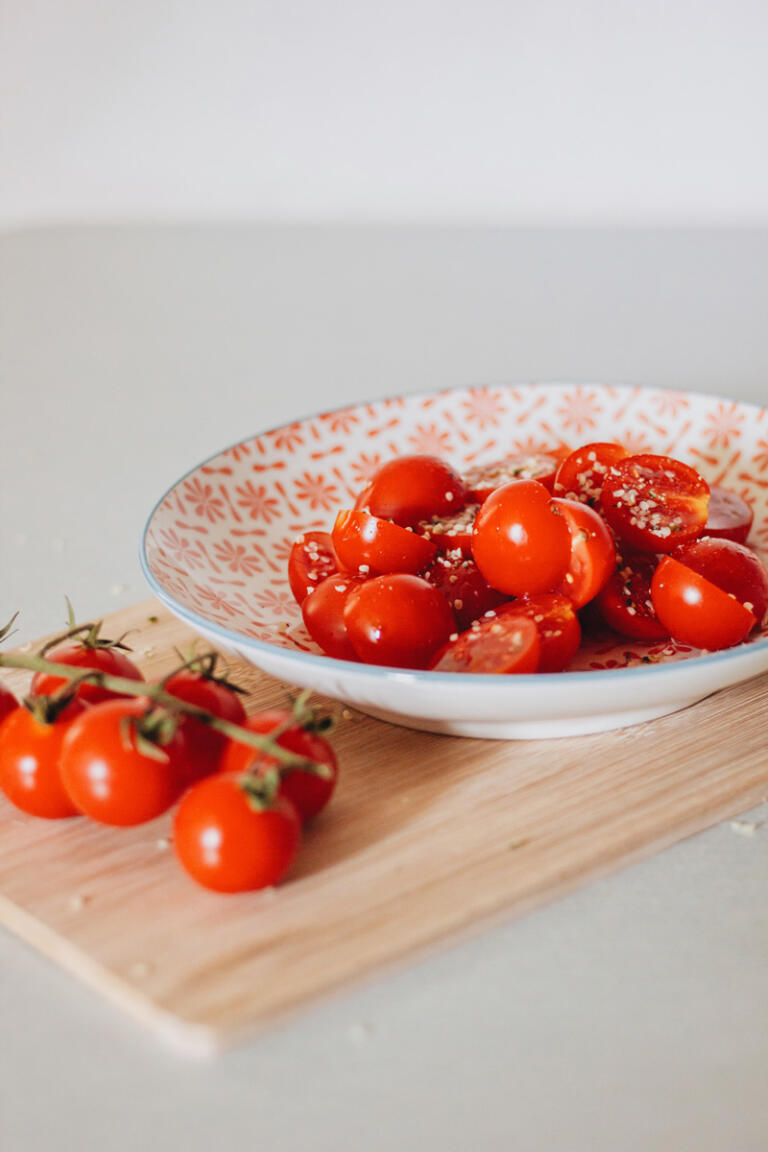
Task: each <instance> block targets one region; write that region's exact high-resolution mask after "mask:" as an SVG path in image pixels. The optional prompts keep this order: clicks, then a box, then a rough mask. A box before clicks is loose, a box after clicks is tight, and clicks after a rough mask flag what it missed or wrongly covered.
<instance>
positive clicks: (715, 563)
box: [673, 536, 768, 623]
mask: <svg viewBox="0 0 768 1152" xmlns="http://www.w3.org/2000/svg"><path fill="white" fill-rule="evenodd" d="M673 556H674V558H675V559H676V560H679V561H680V563H681V564H685V565H686V566H687V567H688V568H692V569H693V571H694V572H698V573H699V575H700V576H703V577H704V578H705V579H706V580H709V581H710V582H711V583H712V584H715V585H716V586H717V587H718V588H722V590H723V592H730V593H731V594H732V595H734V596H735V597H736V599H737V600H738V601H740V603H742V604H743V605H744V606H745V608H747V609H748V610H749V611H750V612H751V613H752V614H753V615H754V616H755V617H756V619H757V622H758V623H762V621H763V619H764V617H765V613H766V610H768V573H766V571H765V568H764V567H763V564H762V562H761V561H760V560H759V559H758V557H757V556H756V555H755V554H754V552H752V551H751V550H750V549H749V548H746V547H745V546H744V545H743V544H737V543H735V541H733V540H723V539H719V538H717V537H714V536H702V537H701V538H700V539H699V540H694V542H693V543H692V544H687V545H685V546H684V547H683V548H676V549H675V551H674V553H673Z"/></svg>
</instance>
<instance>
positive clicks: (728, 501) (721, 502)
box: [702, 484, 754, 544]
mask: <svg viewBox="0 0 768 1152" xmlns="http://www.w3.org/2000/svg"><path fill="white" fill-rule="evenodd" d="M753 517H754V513H753V512H752V509H751V508H750V506H749V504H747V503H746V501H745V500H742V498H741V496H737V495H736V493H735V492H730V491H729V490H728V489H727V488H721V487H720V485H719V484H711V485H710V488H709V515H708V516H707V522H706V524H705V525H704V529H703V531H702V535H703V536H719V537H720V538H721V539H722V540H733V541H735V543H736V544H745V543H746V540H747V537H748V536H749V533H750V529H751V528H752V520H753Z"/></svg>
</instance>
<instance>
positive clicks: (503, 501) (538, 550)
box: [472, 480, 571, 596]
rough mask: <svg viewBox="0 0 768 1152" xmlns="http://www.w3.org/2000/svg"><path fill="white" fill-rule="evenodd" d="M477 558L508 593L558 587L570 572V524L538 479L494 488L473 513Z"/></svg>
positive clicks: (493, 582)
mask: <svg viewBox="0 0 768 1152" xmlns="http://www.w3.org/2000/svg"><path fill="white" fill-rule="evenodd" d="M472 551H473V553H474V557H475V563H476V564H477V566H478V568H479V569H480V571H481V572H482V574H483V576H484V577H485V579H486V580H487V581H488V583H489V584H490V585H491V586H492V587H493V588H498V590H499V591H500V592H506V593H508V594H509V595H510V596H524V595H526V594H530V595H535V594H536V593H538V592H549V591H550V590H551V589H552V588H557V587H558V586H559V585H560V583H561V582H562V580H563V578H564V577H565V574H566V572H567V571H568V564H569V560H570V554H571V532H570V524H569V522H568V521H567V520H566V518H565V517H564V516H563V515H562V514H561V512H560V509H559V508H558V507H557V501H554V500H553V499H552V497H551V496H550V494H549V492H548V491H547V489H546V488H545V487H544V485H543V484H540V483H539V482H538V480H516V481H513V482H512V483H511V484H505V485H504V486H503V487H501V488H497V489H496V491H495V492H493V493H492V494H491V495H490V496H489V497H488V499H487V500H486V501H485V503H484V504H483V505H482V507H481V509H480V511H479V512H478V514H477V520H476V521H475V533H474V538H473V543H472Z"/></svg>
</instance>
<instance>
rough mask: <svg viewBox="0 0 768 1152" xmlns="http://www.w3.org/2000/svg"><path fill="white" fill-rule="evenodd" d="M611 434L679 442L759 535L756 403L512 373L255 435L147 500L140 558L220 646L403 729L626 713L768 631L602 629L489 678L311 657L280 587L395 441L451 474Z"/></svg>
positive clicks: (765, 541)
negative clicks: (651, 638)
mask: <svg viewBox="0 0 768 1152" xmlns="http://www.w3.org/2000/svg"><path fill="white" fill-rule="evenodd" d="M600 440H612V441H619V442H621V443H623V444H624V445H625V446H626V447H627V448H629V449H630V450H631V451H633V452H652V453H657V454H666V455H671V456H676V457H678V458H680V459H682V460H684V461H686V462H687V463H689V464H692V465H693V466H694V467H695V468H697V469H698V470H699V471H700V472H701V473H702V475H703V476H704V477H705V479H707V480H708V481H709V482H710V483H717V484H720V485H722V486H724V487H726V488H730V489H732V490H734V491H736V492H738V493H739V495H741V496H742V498H743V499H745V500H746V501H747V502H748V503H749V504H750V505H751V506H752V508H753V510H754V515H755V519H754V526H753V530H752V534H751V536H750V539H749V541H748V543H749V544H750V546H751V547H753V548H755V549H756V550H757V551H758V552H762V553H763V559H765V550H768V411H767V410H766V409H765V408H757V407H754V406H751V405H747V404H740V403H737V402H735V401H731V400H723V399H719V398H717V397H713V396H705V395H699V394H696V393H690V392H686V393H683V392H670V391H665V390H664V391H662V390H655V389H650V388H639V387H637V388H630V387H623V386H609V385H599V384H580V385H572V384H522V385H514V386H496V387H484V388H466V389H452V390H449V391H442V392H433V393H422V394H417V395H411V396H396V397H391V398H389V399H386V400H378V401H373V402H370V403H364V404H358V405H355V406H353V407H348V408H343V409H338V410H336V411H333V412H324V413H321V414H320V415H317V416H310V417H307V418H306V419H303V420H297V421H295V422H294V423H291V424H286V425H283V426H282V427H280V428H273V429H270V430H269V431H266V432H261V433H258V434H256V435H255V436H250V437H249V438H247V439H245V440H243V441H242V442H241V443H239V444H237V445H235V446H234V447H232V448H227V449H226V450H225V451H223V452H219V453H218V454H217V455H215V456H212V457H210V459H208V460H206V461H205V462H204V463H203V464H199V465H197V467H195V468H193V469H192V470H191V471H190V472H188V473H187V474H186V475H185V476H183V477H182V478H181V479H180V480H179V481H178V482H177V483H176V484H174V485H173V487H172V488H170V489H169V490H168V491H167V492H166V493H165V495H164V496H163V497H162V498H161V499H160V500H159V502H158V503H157V505H156V507H155V508H154V510H153V512H152V514H151V516H150V518H149V521H148V523H147V526H146V529H145V533H144V539H143V543H142V557H141V558H142V566H143V568H144V572H145V574H146V576H147V579H148V580H149V583H150V584H151V586H152V588H153V590H154V591H155V593H156V594H157V596H158V597H159V598H160V599H161V600H162V601H163V602H164V603H165V604H166V605H167V606H168V608H170V610H171V611H172V612H174V613H175V614H176V615H177V616H178V617H180V618H181V619H182V620H184V621H186V622H187V623H189V624H190V625H192V626H193V627H194V628H195V629H196V630H197V631H198V632H200V633H201V634H202V635H203V636H205V637H206V639H208V640H209V641H210V642H211V643H212V644H214V645H216V646H217V647H219V648H223V649H226V650H229V651H231V652H233V653H235V654H237V655H238V656H241V657H242V658H243V659H245V660H247V661H249V662H250V663H252V664H254V665H256V666H257V667H259V668H262V669H263V670H264V671H266V672H268V673H270V674H271V675H273V676H276V677H278V678H279V679H281V680H284V681H287V682H289V683H291V684H295V685H299V686H301V687H306V688H312V689H315V690H316V691H318V692H321V693H323V694H325V695H327V696H331V697H333V698H335V699H337V700H341V701H344V702H346V703H348V704H350V705H352V706H354V707H356V708H359V709H361V710H363V711H364V712H368V713H371V714H372V715H375V716H378V717H381V718H383V719H386V720H391V721H394V722H395V723H398V724H404V725H407V726H409V727H413V728H420V729H424V730H427V731H432V732H446V733H452V734H457V735H463V736H479V737H492V738H502V739H509V738H521V739H529V738H538V737H550V736H569V735H574V734H580V733H586V732H598V731H602V730H604V729H609V728H619V727H624V726H626V725H629V724H635V723H639V722H641V721H644V720H649V719H651V718H653V717H656V716H662V715H665V714H667V713H669V712H674V711H677V710H678V709H681V708H685V707H687V706H688V705H690V704H693V703H695V702H696V701H697V700H701V699H703V697H705V696H708V695H710V694H711V693H712V692H716V691H718V690H719V689H722V688H725V687H727V686H729V685H732V684H735V683H738V682H739V681H742V680H746V679H748V678H750V677H752V676H756V675H757V674H759V673H761V672H764V671H766V670H768V628H766V627H765V626H764V627H763V628H762V629H761V630H759V631H756V632H755V633H753V635H752V636H751V637H750V638H749V640H748V641H747V642H745V643H744V644H740V645H739V646H738V647H736V648H730V649H727V650H726V651H722V652H715V653H701V652H699V651H697V650H692V649H690V648H687V647H686V646H684V645H681V644H677V643H675V642H673V641H666V642H664V641H661V642H656V643H652V644H647V643H638V642H636V641H630V640H625V639H621V638H619V637H616V636H610V637H608V636H606V637H605V638H604V639H601V640H598V641H593V642H591V643H590V644H585V645H584V646H583V647H582V649H581V650H580V651H579V653H578V654H577V657H576V659H575V660H574V662H573V665H572V667H571V669H569V670H568V671H567V672H560V673H550V674H546V675H544V674H541V675H515V676H490V675H471V674H456V673H438V672H420V671H410V670H406V669H402V670H401V669H394V668H381V667H374V666H371V665H366V664H358V663H352V662H349V661H346V660H334V659H331V658H330V657H328V656H325V655H323V654H322V652H321V651H320V650H319V648H318V647H317V646H316V645H315V644H314V643H313V641H312V640H311V638H310V637H309V635H308V634H307V632H306V630H305V629H304V627H303V624H302V620H301V613H300V610H299V607H298V605H297V604H296V603H295V601H294V599H293V597H292V595H291V592H290V588H289V585H288V575H287V560H288V553H289V550H290V547H291V544H292V542H293V540H294V539H295V538H296V536H297V535H298V534H300V533H302V532H306V531H310V530H326V531H330V528H331V526H332V524H333V521H334V518H335V515H336V512H337V511H338V510H339V509H340V508H345V507H351V505H352V503H353V501H354V499H355V496H356V495H357V493H358V492H359V491H360V489H361V488H362V487H363V485H364V483H365V482H366V480H367V479H368V477H369V476H370V475H371V473H372V472H373V471H374V470H375V468H377V467H378V465H380V464H381V463H383V462H384V461H385V460H388V459H391V458H392V457H393V456H396V455H402V454H404V453H414V452H425V453H431V454H434V455H438V456H442V457H443V458H445V459H446V460H448V461H449V462H450V463H451V464H453V466H454V467H456V468H457V469H458V470H459V471H461V470H463V469H466V468H468V467H470V466H472V465H474V464H482V463H486V462H488V463H490V462H491V461H493V460H495V459H498V458H499V457H501V456H505V455H507V454H509V453H512V452H522V453H528V452H531V453H534V452H537V451H542V450H546V449H547V448H549V449H551V448H553V447H557V446H558V445H559V446H562V445H563V444H568V445H571V446H572V447H574V448H575V447H577V446H579V445H580V444H583V443H586V442H589V441H600Z"/></svg>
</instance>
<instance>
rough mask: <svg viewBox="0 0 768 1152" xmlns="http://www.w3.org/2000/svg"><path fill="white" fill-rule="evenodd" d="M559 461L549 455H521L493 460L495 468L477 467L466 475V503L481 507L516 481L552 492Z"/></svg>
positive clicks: (490, 465)
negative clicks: (530, 483) (522, 481)
mask: <svg viewBox="0 0 768 1152" xmlns="http://www.w3.org/2000/svg"><path fill="white" fill-rule="evenodd" d="M557 463H558V457H557V456H556V455H554V454H550V453H548V452H533V453H528V454H525V453H518V454H517V455H512V456H505V457H504V459H503V460H494V461H493V463H492V464H478V465H476V466H475V467H474V468H470V469H469V471H468V472H465V474H464V484H465V487H466V489H467V499H468V500H474V501H476V502H477V503H480V504H482V503H483V501H484V500H487V499H488V497H489V496H490V495H491V493H492V492H495V491H496V489H497V488H501V487H502V486H503V485H504V484H510V483H511V482H512V481H513V480H538V481H539V483H540V484H543V485H544V487H545V488H547V489H549V491H550V492H551V491H552V485H553V484H554V480H555V473H556V471H557Z"/></svg>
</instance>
